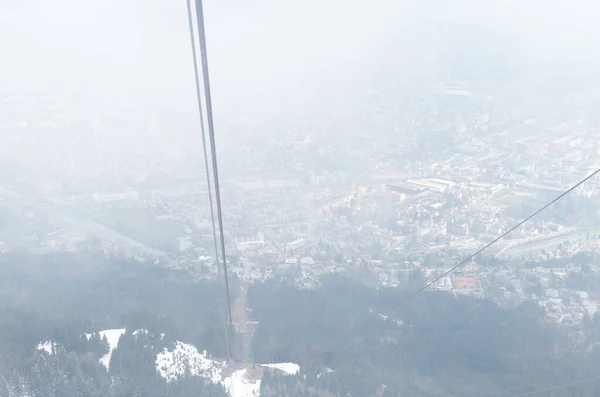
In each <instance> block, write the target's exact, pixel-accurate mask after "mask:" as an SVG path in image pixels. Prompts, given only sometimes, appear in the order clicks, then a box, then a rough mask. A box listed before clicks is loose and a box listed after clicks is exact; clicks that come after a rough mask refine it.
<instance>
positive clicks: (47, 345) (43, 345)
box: [37, 341, 56, 354]
mask: <svg viewBox="0 0 600 397" xmlns="http://www.w3.org/2000/svg"><path fill="white" fill-rule="evenodd" d="M55 346H56V342H52V341H44V342H40V343H38V345H37V349H38V350H43V351H45V352H46V353H48V354H52V349H53V348H54V347H55Z"/></svg>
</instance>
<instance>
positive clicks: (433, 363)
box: [248, 277, 600, 397]
mask: <svg viewBox="0 0 600 397" xmlns="http://www.w3.org/2000/svg"><path fill="white" fill-rule="evenodd" d="M407 292H408V291H403V290H401V289H379V290H376V289H369V288H366V287H364V286H362V285H361V284H359V283H358V282H354V281H352V280H349V279H345V278H342V277H332V278H330V279H328V280H326V281H325V282H324V284H323V287H321V288H319V289H317V290H297V289H295V288H294V287H292V286H288V285H284V284H276V283H272V282H269V283H265V284H261V285H256V286H254V287H253V288H251V289H250V290H249V292H248V296H249V298H250V302H251V305H252V308H253V313H254V314H255V316H256V317H257V320H258V321H259V322H260V327H259V329H258V330H257V332H256V334H255V337H254V344H253V348H254V355H255V357H256V359H257V360H258V361H261V362H286V361H292V362H297V363H299V364H300V365H301V366H302V368H303V369H304V370H305V373H304V374H303V375H302V376H301V378H299V379H296V381H297V382H298V383H297V384H294V385H290V386H289V387H288V389H289V391H291V392H292V394H286V393H287V392H285V393H284V392H283V391H281V390H279V391H278V393H284V394H277V393H274V394H269V395H290V396H293V395H303V394H293V393H294V390H295V391H297V392H299V393H300V390H320V391H323V392H327V393H331V395H336V396H337V395H339V396H342V395H344V396H345V395H347V394H348V393H350V394H351V395H357V396H366V395H373V396H378V395H379V396H388V395H389V396H397V395H400V393H402V395H410V396H415V397H420V396H448V395H450V396H461V397H469V396H473V397H475V396H477V397H479V396H482V395H490V396H502V395H511V394H516V393H522V392H527V391H531V390H534V389H540V388H545V387H549V386H552V385H553V384H556V383H557V382H561V381H564V382H568V381H572V380H576V379H582V378H585V377H588V376H593V375H598V373H597V369H596V366H595V365H594V363H595V362H596V363H597V362H598V361H597V360H598V359H600V352H599V351H596V350H593V351H591V352H587V354H585V352H584V351H583V350H582V351H576V350H573V349H571V348H570V346H569V338H568V334H565V333H562V332H561V331H560V330H559V329H557V328H556V327H554V326H552V325H550V324H547V323H545V322H544V320H543V316H542V312H541V311H540V309H539V308H538V307H537V306H536V305H534V304H524V305H522V306H520V307H518V308H516V309H514V310H504V309H501V308H499V307H497V306H496V305H495V304H493V303H492V302H489V301H487V300H476V299H472V298H467V297H459V298H455V297H453V296H452V295H450V294H447V293H435V292H428V293H423V294H421V295H418V296H417V297H415V298H414V299H412V300H410V301H409V302H408V303H406V304H400V302H402V300H403V299H404V298H405V297H406V296H407V295H406V294H407ZM304 375H305V376H306V378H304ZM287 381H288V382H293V381H294V380H293V379H288V380H287ZM274 383H275V385H271V384H269V380H268V379H267V382H266V383H265V384H264V387H265V388H266V387H267V386H268V387H269V389H270V390H273V389H275V388H276V387H279V388H281V387H282V386H281V385H282V384H283V383H277V382H274ZM277 384H279V386H277ZM582 393H583V394H582ZM599 393H600V383H599V384H598V387H597V388H595V385H594V384H593V383H591V384H585V385H578V386H577V387H573V388H571V389H569V388H566V389H563V390H560V391H556V394H555V395H556V397H575V396H578V397H581V396H590V397H591V396H595V395H600V394H599Z"/></svg>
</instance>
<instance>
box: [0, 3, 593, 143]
mask: <svg viewBox="0 0 600 397" xmlns="http://www.w3.org/2000/svg"><path fill="white" fill-rule="evenodd" d="M205 8H206V12H205V14H206V21H207V34H208V45H209V62H210V67H211V78H212V82H213V95H214V99H215V105H214V108H215V112H216V115H217V121H218V123H219V124H218V127H221V130H222V131H224V133H226V134H227V135H228V136H238V135H244V134H259V133H261V132H262V130H269V131H270V132H273V131H277V128H278V125H290V124H293V123H294V120H296V119H301V118H307V117H311V115H312V114H319V115H322V113H323V112H324V110H323V109H327V111H329V110H331V111H332V112H333V111H334V110H335V107H336V106H337V105H336V104H338V103H341V102H343V101H349V100H350V101H351V100H358V101H360V100H361V98H362V97H366V95H367V93H368V92H369V91H371V90H373V89H376V88H375V87H377V84H380V85H381V84H386V82H389V81H394V82H395V83H398V84H400V85H402V84H410V85H411V86H412V87H413V88H416V89H417V90H418V88H419V86H420V85H423V87H425V86H426V85H427V84H435V83H437V82H439V81H445V80H448V79H450V80H451V79H456V77H457V76H459V77H460V76H470V77H469V78H473V79H478V80H479V81H486V82H494V81H495V80H504V81H509V82H510V83H512V84H515V85H518V84H525V83H528V82H531V81H532V80H539V81H542V82H552V81H556V80H560V81H561V82H567V84H568V82H569V81H570V79H573V81H574V82H575V81H578V82H580V81H581V79H584V82H587V81H588V80H590V81H591V78H590V76H591V74H592V72H593V71H594V70H595V69H596V66H597V61H598V56H597V54H598V49H600V46H598V40H599V38H600V32H599V30H600V28H598V27H597V26H596V24H595V22H596V21H597V20H598V16H599V15H598V14H599V13H598V11H599V7H598V6H597V5H596V3H594V2H592V1H583V0H574V1H557V0H551V1H541V0H535V1H528V0H522V1H517V0H485V1H481V0H461V1H452V0H418V1H417V0H411V1H401V0H372V1H368V2H367V1H357V0H288V1H276V0H245V1H243V0H207V1H206V4H205ZM187 29H188V28H187V16H186V5H185V1H184V0H178V1H171V0H147V1H146V0H145V1H142V0H106V1H89V0H53V1H42V0H19V1H17V0H7V1H3V2H2V4H1V5H0V40H1V44H2V45H1V46H0V48H2V53H3V54H2V58H3V59H2V62H1V63H0V71H1V73H0V83H1V84H2V86H4V87H5V88H7V87H8V88H13V89H23V88H25V87H30V88H31V87H34V88H35V89H40V88H45V87H50V88H54V89H56V88H59V89H61V90H64V91H65V92H68V93H72V94H73V95H77V96H78V97H82V98H87V99H86V100H89V101H90V102H92V103H93V106H94V107H95V109H96V110H99V111H107V112H110V111H111V110H112V108H114V107H117V106H124V107H126V106H130V105H131V104H132V103H133V104H140V105H139V106H142V107H150V108H154V109H158V110H160V109H174V110H176V111H182V112H184V113H185V114H189V115H190V116H189V117H190V120H195V119H193V118H192V117H193V115H192V114H191V110H192V109H193V106H194V101H195V97H194V90H193V74H192V69H191V63H190V61H191V55H190V46H189V37H188V31H187ZM473 76H474V77H473ZM586 79H588V80H586ZM382 82H383V83H382ZM186 117H187V116H186ZM320 117H321V116H320ZM186 120H187V119H186ZM182 123H185V120H184V121H182Z"/></svg>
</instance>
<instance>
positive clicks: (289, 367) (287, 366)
mask: <svg viewBox="0 0 600 397" xmlns="http://www.w3.org/2000/svg"><path fill="white" fill-rule="evenodd" d="M260 366H261V367H265V368H271V369H278V370H280V371H283V372H285V373H286V374H288V375H296V374H297V373H298V372H300V366H299V365H298V364H294V363H278V364H260Z"/></svg>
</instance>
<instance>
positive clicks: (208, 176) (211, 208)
mask: <svg viewBox="0 0 600 397" xmlns="http://www.w3.org/2000/svg"><path fill="white" fill-rule="evenodd" d="M190 1H191V0H187V1H186V4H187V13H188V25H189V28H190V41H191V45H192V59H193V62H194V79H195V82H196V98H197V102H198V115H199V117H200V131H201V132H202V150H203V151H204V168H205V170H206V183H207V185H208V202H209V203H210V220H211V223H212V232H213V241H214V244H215V261H216V263H217V269H218V272H219V279H220V273H221V271H220V269H221V268H220V267H219V266H218V264H219V247H218V246H217V232H216V226H215V212H214V208H213V197H212V188H211V182H210V170H209V165H208V154H207V151H206V131H205V129H204V117H203V115H202V98H201V95H200V81H199V80H200V79H199V78H198V59H197V56H196V40H195V39H194V25H193V22H192V7H191V4H190ZM227 293H228V294H229V291H227ZM223 326H224V328H225V344H226V347H227V361H229V360H230V358H231V357H230V356H231V354H230V350H231V349H230V347H229V332H228V331H227V325H226V323H225V321H223Z"/></svg>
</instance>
